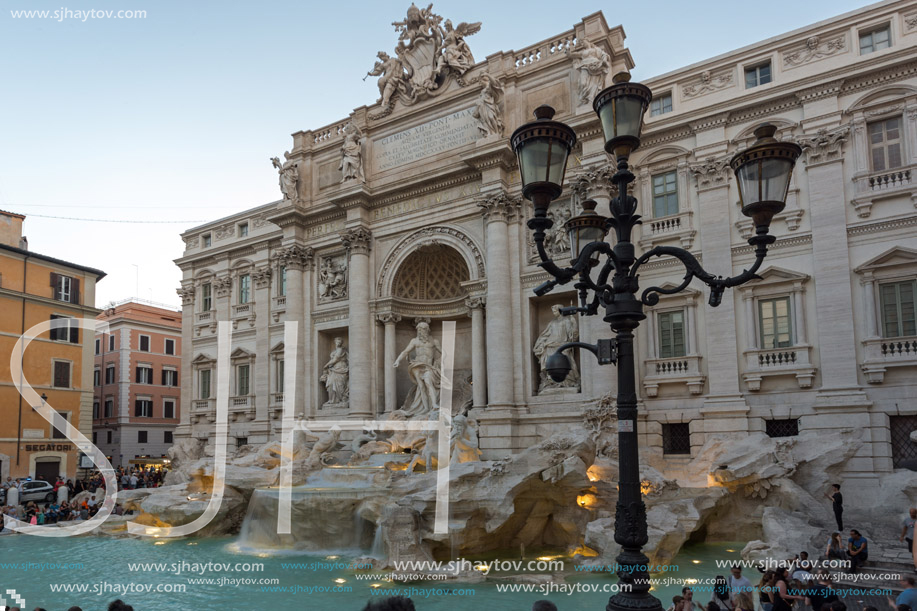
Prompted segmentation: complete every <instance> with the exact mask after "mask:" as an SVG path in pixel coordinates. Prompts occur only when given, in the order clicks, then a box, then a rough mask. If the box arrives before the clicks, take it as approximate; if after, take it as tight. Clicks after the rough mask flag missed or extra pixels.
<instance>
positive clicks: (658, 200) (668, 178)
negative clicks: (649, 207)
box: [653, 171, 678, 218]
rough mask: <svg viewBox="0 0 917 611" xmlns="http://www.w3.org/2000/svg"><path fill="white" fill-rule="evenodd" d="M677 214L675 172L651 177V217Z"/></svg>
mask: <svg viewBox="0 0 917 611" xmlns="http://www.w3.org/2000/svg"><path fill="white" fill-rule="evenodd" d="M670 214H678V184H677V182H676V176H675V172H674V171H672V172H666V173H665V174H656V175H655V176H653V216H654V217H657V218H658V217H661V216H669V215H670Z"/></svg>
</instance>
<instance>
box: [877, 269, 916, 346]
mask: <svg viewBox="0 0 917 611" xmlns="http://www.w3.org/2000/svg"><path fill="white" fill-rule="evenodd" d="M915 294H917V281H915V280H906V281H904V282H889V283H887V284H880V285H879V299H880V300H881V308H882V336H883V337H905V336H911V335H917V324H915V318H917V317H915V305H914V301H915V300H914V295H915Z"/></svg>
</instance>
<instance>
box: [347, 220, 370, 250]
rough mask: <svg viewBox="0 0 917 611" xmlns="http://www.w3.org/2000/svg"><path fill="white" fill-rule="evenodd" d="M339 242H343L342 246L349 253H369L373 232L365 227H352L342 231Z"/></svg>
mask: <svg viewBox="0 0 917 611" xmlns="http://www.w3.org/2000/svg"><path fill="white" fill-rule="evenodd" d="M340 236H341V242H343V244H344V248H346V249H347V251H348V252H349V253H351V254H362V255H366V254H369V250H370V248H371V247H372V241H373V234H372V232H371V231H370V230H369V229H367V228H366V227H362V226H360V227H354V228H353V229H348V230H346V231H342V232H341V234H340Z"/></svg>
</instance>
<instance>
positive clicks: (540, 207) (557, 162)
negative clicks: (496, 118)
mask: <svg viewBox="0 0 917 611" xmlns="http://www.w3.org/2000/svg"><path fill="white" fill-rule="evenodd" d="M553 117H554V109H553V108H551V107H550V106H547V105H542V106H539V107H538V108H536V109H535V121H532V122H530V123H526V124H525V125H523V126H522V127H520V128H519V129H517V130H516V131H515V132H513V135H512V137H511V138H510V142H511V143H512V146H513V150H514V151H515V153H516V157H517V158H518V160H519V172H520V174H521V175H522V195H523V196H524V197H525V198H526V199H528V200H531V202H532V204H534V206H535V211H536V214H538V213H539V212H540V213H541V215H543V214H545V213H546V212H547V209H548V206H549V205H550V204H551V202H552V201H553V200H555V199H557V197H558V196H560V194H561V191H562V190H563V184H564V174H565V173H566V171H567V157H568V156H569V154H570V150H571V149H572V148H573V146H574V145H575V144H576V132H574V131H573V129H572V128H571V127H570V126H568V125H566V124H564V123H561V122H559V121H553V120H552V119H553Z"/></svg>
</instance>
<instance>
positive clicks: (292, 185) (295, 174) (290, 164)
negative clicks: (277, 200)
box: [271, 151, 299, 201]
mask: <svg viewBox="0 0 917 611" xmlns="http://www.w3.org/2000/svg"><path fill="white" fill-rule="evenodd" d="M283 156H284V158H285V159H286V160H287V161H286V162H284V163H280V158H279V157H271V165H273V166H274V167H275V168H277V172H278V173H279V174H280V192H281V193H283V199H285V200H292V201H297V200H299V192H298V190H297V187H298V186H299V162H294V161H290V153H289V151H287V152H286V153H284V154H283Z"/></svg>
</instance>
